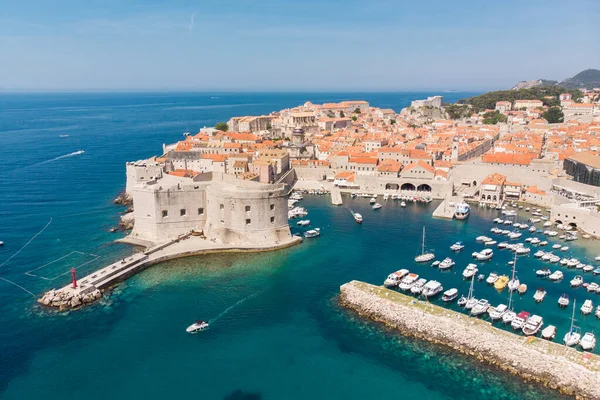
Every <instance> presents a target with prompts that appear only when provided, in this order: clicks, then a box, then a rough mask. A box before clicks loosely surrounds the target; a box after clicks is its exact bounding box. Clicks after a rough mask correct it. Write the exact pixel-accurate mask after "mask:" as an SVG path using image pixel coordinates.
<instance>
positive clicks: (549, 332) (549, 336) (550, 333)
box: [542, 325, 556, 340]
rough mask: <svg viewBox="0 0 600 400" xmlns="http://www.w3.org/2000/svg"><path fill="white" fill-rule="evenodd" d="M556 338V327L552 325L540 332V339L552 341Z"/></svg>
mask: <svg viewBox="0 0 600 400" xmlns="http://www.w3.org/2000/svg"><path fill="white" fill-rule="evenodd" d="M555 336H556V327H555V326H554V325H548V326H547V327H545V328H544V329H543V330H542V337H543V338H544V339H546V340H553V339H554V337H555Z"/></svg>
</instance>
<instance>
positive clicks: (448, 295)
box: [442, 288, 458, 302]
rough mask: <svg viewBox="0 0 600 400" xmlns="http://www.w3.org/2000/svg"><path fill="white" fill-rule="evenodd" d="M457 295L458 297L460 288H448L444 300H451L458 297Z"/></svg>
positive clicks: (443, 296)
mask: <svg viewBox="0 0 600 400" xmlns="http://www.w3.org/2000/svg"><path fill="white" fill-rule="evenodd" d="M457 297H458V290H457V289H455V288H452V289H448V290H446V291H445V292H444V294H443V295H442V300H443V301H446V302H449V301H452V300H454V299H456V298H457Z"/></svg>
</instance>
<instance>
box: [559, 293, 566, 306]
mask: <svg viewBox="0 0 600 400" xmlns="http://www.w3.org/2000/svg"><path fill="white" fill-rule="evenodd" d="M568 305H569V295H568V294H566V293H563V294H561V295H560V298H559V299H558V306H559V307H567V306H568Z"/></svg>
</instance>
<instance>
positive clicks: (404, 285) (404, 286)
mask: <svg viewBox="0 0 600 400" xmlns="http://www.w3.org/2000/svg"><path fill="white" fill-rule="evenodd" d="M418 279H419V275H417V274H415V273H410V274H408V275H406V276H405V277H404V278H402V280H401V281H400V283H399V284H398V289H400V290H402V291H406V290H409V289H410V288H411V287H413V285H414V284H415V283H416V282H417V280H418Z"/></svg>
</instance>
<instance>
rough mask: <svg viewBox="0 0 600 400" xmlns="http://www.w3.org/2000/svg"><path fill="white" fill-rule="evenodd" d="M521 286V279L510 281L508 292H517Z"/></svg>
mask: <svg viewBox="0 0 600 400" xmlns="http://www.w3.org/2000/svg"><path fill="white" fill-rule="evenodd" d="M520 284H521V282H520V281H519V278H517V277H513V278H512V279H511V280H510V281H508V290H510V291H511V292H512V291H513V290H517V289H518V288H519V285H520Z"/></svg>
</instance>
